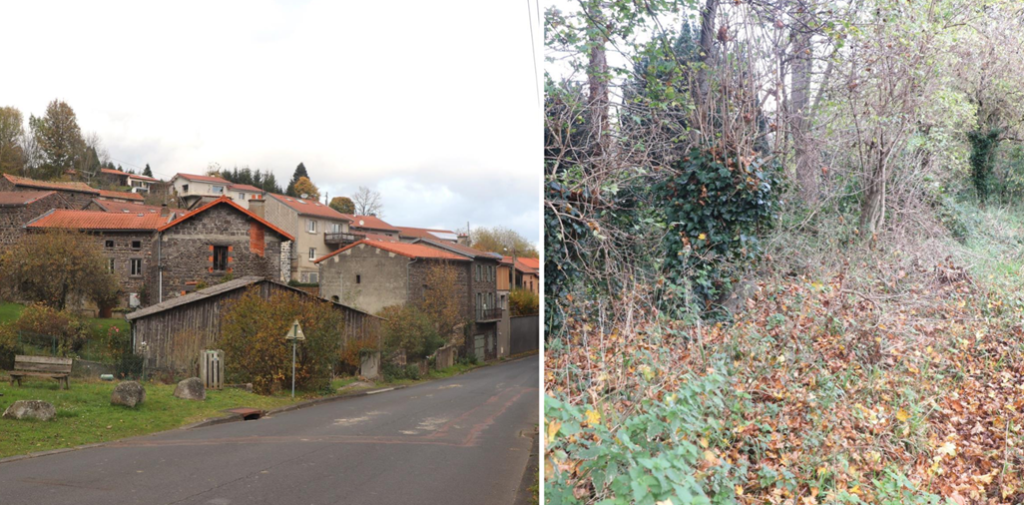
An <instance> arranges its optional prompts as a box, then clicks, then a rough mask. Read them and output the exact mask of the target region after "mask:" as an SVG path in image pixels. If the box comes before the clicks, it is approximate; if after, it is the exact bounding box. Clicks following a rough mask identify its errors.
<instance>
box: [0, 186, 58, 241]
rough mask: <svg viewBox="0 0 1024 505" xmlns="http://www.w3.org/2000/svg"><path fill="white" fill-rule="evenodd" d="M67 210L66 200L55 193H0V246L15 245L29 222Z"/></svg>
mask: <svg viewBox="0 0 1024 505" xmlns="http://www.w3.org/2000/svg"><path fill="white" fill-rule="evenodd" d="M67 208H69V204H68V202H67V200H65V199H64V197H63V196H61V194H60V193H58V192H56V191H0V246H8V245H13V244H14V243H16V242H17V241H18V239H20V238H21V237H22V235H24V234H25V225H26V224H28V222H29V221H32V220H33V219H35V218H37V217H39V216H41V215H43V214H45V213H46V212H48V211H50V210H51V209H67Z"/></svg>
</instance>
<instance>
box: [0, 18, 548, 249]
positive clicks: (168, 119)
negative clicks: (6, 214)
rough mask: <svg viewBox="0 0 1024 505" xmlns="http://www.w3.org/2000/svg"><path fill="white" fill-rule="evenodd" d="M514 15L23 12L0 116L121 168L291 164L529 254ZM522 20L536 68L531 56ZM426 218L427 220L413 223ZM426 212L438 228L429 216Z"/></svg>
mask: <svg viewBox="0 0 1024 505" xmlns="http://www.w3.org/2000/svg"><path fill="white" fill-rule="evenodd" d="M530 5H531V7H529V10H528V6H527V5H526V3H525V2H471V1H449V2H442V3H440V4H439V3H437V2H421V1H405V2H402V1H400V2H391V3H386V4H381V3H375V2H336V1H308V2H271V1H266V0H263V1H244V2H243V1H226V2H198V1H179V2H173V3H166V4H161V5H154V4H151V3H148V2H147V3H143V2H88V3H86V2H20V3H15V4H11V5H7V6H5V8H4V10H5V15H4V17H5V18H7V19H17V20H21V21H19V22H16V23H5V28H4V29H5V38H7V39H8V40H20V41H24V44H23V45H22V47H24V48H25V49H23V50H18V51H10V52H8V54H7V56H6V57H5V60H6V62H5V67H6V68H8V69H19V72H18V77H17V78H15V79H11V78H9V77H5V79H4V83H3V85H2V86H0V105H12V106H15V107H18V108H19V109H20V110H21V111H22V113H23V114H25V116H26V117H27V116H28V115H29V114H36V115H41V114H42V113H44V112H45V108H46V104H47V103H48V102H49V101H50V100H52V99H54V98H60V99H63V100H65V101H67V102H68V104H70V105H71V106H72V107H73V108H74V109H75V112H76V113H77V115H78V121H79V125H80V126H81V127H82V130H83V131H84V132H96V133H97V134H98V135H99V136H100V138H101V139H102V141H103V143H104V145H105V147H106V148H107V149H108V150H109V152H110V154H111V156H112V157H113V158H114V159H115V160H117V161H119V162H121V163H122V164H124V165H126V166H143V165H144V164H146V163H149V164H150V165H151V166H152V167H153V170H154V171H155V172H156V174H157V175H158V176H163V177H165V178H169V177H170V176H171V175H173V174H174V173H176V172H202V171H203V170H205V168H206V166H207V165H208V164H209V163H213V162H216V163H219V164H220V165H221V166H223V167H226V168H230V167H233V166H239V167H242V166H249V167H252V168H261V169H264V170H266V169H272V170H273V171H274V173H275V175H276V176H277V178H278V180H279V181H287V179H289V178H290V177H291V174H292V171H293V170H294V168H295V166H296V165H297V164H298V163H299V162H300V161H301V162H304V163H305V165H306V167H307V169H308V170H309V172H310V175H311V176H312V178H313V180H314V182H315V183H317V184H318V185H320V186H321V187H322V188H323V189H325V190H327V191H328V192H330V193H331V194H332V195H334V196H337V195H341V194H351V193H352V192H354V191H355V189H356V188H357V187H358V186H360V185H367V186H371V187H376V188H377V189H379V190H380V191H381V192H382V193H383V194H384V200H385V205H386V208H385V213H386V216H387V219H388V220H389V221H391V222H393V224H399V225H409V226H443V227H447V228H455V227H458V226H465V222H466V221H467V220H469V221H470V222H472V223H473V225H474V226H476V225H478V224H479V225H486V226H494V225H506V226H511V227H513V228H515V229H517V230H518V231H520V232H521V233H523V234H524V235H526V236H527V237H528V238H530V239H531V240H535V241H536V240H539V235H540V230H539V220H540V219H539V214H540V210H539V208H540V204H539V201H540V195H539V190H538V188H539V179H540V173H541V167H540V150H541V142H542V140H541V126H540V125H541V108H540V104H539V103H538V97H537V94H536V81H535V73H534V60H533V58H534V52H533V50H532V49H533V48H531V43H530V25H529V24H528V21H529V19H530V17H529V16H530V13H531V12H532V13H534V14H535V13H536V10H535V6H533V5H532V4H530ZM540 30H541V28H540V26H538V24H537V20H536V18H535V17H534V26H533V33H534V35H535V37H537V38H536V46H535V49H536V51H537V56H538V57H539V56H540V53H541V52H542V51H543V48H542V46H541V41H540ZM428 208H429V209H431V210H430V211H429V212H426V211H425V210H424V209H428ZM435 209H436V210H435Z"/></svg>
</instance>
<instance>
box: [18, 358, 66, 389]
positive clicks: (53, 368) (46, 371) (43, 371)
mask: <svg viewBox="0 0 1024 505" xmlns="http://www.w3.org/2000/svg"><path fill="white" fill-rule="evenodd" d="M71 363H72V359H71V358H54V357H50V356H15V357H14V370H12V371H11V372H10V376H11V385H12V386H13V385H14V381H18V386H21V378H22V377H24V376H26V375H30V376H35V377H51V378H54V379H57V382H58V383H60V388H61V389H64V388H65V387H66V388H69V389H70V388H71V384H69V383H68V376H69V375H71Z"/></svg>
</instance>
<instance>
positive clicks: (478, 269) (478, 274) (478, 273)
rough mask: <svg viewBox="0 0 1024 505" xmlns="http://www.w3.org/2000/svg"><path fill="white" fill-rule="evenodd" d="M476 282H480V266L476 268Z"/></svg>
mask: <svg viewBox="0 0 1024 505" xmlns="http://www.w3.org/2000/svg"><path fill="white" fill-rule="evenodd" d="M476 280H478V281H479V280H480V265H477V266H476Z"/></svg>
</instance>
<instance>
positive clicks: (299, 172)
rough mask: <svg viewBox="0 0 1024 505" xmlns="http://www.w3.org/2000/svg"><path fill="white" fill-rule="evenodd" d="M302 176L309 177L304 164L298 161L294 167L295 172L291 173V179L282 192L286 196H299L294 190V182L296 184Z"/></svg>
mask: <svg viewBox="0 0 1024 505" xmlns="http://www.w3.org/2000/svg"><path fill="white" fill-rule="evenodd" d="M303 177H305V178H306V179H309V178H310V177H309V173H308V172H306V165H305V164H303V163H302V162H299V165H298V166H296V167H295V172H294V173H292V179H291V181H289V182H288V187H287V188H285V190H284V191H285V193H284V194H286V195H288V196H299V194H300V193H298V192H297V191H296V190H295V184H297V183H298V182H299V179H301V178H303Z"/></svg>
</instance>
